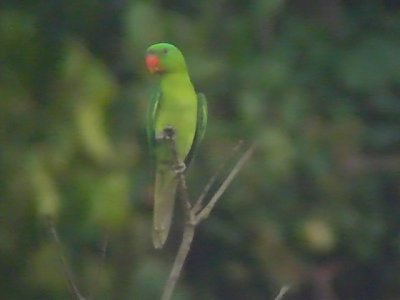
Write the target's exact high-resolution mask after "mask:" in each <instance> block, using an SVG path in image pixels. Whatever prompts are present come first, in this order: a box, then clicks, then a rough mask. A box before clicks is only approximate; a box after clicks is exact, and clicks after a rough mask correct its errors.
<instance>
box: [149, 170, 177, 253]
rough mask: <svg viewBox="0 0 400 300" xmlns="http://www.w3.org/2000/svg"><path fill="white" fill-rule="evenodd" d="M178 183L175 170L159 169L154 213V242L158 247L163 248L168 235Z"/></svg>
mask: <svg viewBox="0 0 400 300" xmlns="http://www.w3.org/2000/svg"><path fill="white" fill-rule="evenodd" d="M177 183H178V181H177V178H176V173H175V172H174V171H173V170H170V169H159V170H157V172H156V183H155V195H154V215H153V218H154V220H153V222H154V223H153V244H154V247H155V248H156V249H159V248H162V246H163V245H164V243H165V241H166V240H167V237H168V233H169V229H170V227H171V221H172V215H173V211H174V203H175V193H176V187H177Z"/></svg>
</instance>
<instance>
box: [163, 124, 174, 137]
mask: <svg viewBox="0 0 400 300" xmlns="http://www.w3.org/2000/svg"><path fill="white" fill-rule="evenodd" d="M174 136H175V128H174V127H172V126H167V127H165V128H164V131H163V138H164V139H166V140H172V139H173V138H174Z"/></svg>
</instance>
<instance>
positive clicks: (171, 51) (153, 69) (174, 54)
mask: <svg viewBox="0 0 400 300" xmlns="http://www.w3.org/2000/svg"><path fill="white" fill-rule="evenodd" d="M146 65H147V69H148V70H149V72H150V73H151V74H154V73H156V74H164V73H180V72H186V63H185V58H184V57H183V55H182V52H181V51H180V50H179V49H178V48H176V47H175V46H174V45H171V44H168V43H159V44H154V45H152V46H150V47H149V48H148V49H147V51H146Z"/></svg>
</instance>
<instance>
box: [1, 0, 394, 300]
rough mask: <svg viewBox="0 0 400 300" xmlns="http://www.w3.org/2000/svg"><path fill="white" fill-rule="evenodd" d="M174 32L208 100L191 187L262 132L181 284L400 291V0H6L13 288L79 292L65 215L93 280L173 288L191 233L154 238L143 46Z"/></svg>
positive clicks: (263, 292)
mask: <svg viewBox="0 0 400 300" xmlns="http://www.w3.org/2000/svg"><path fill="white" fill-rule="evenodd" d="M159 41H170V42H172V43H174V44H176V45H178V46H179V47H180V48H181V49H182V50H183V52H184V53H185V56H186V59H187V63H188V65H189V68H190V73H191V76H192V79H193V82H194V83H195V86H196V87H197V89H198V90H199V91H202V92H204V93H205V94H206V95H207V98H208V101H209V112H210V116H209V125H208V129H207V133H206V138H205V141H204V143H203V146H202V151H201V153H200V155H199V157H198V158H197V160H196V162H195V164H194V165H193V166H192V167H191V169H190V170H189V180H190V186H191V192H192V194H193V195H194V194H195V193H198V192H200V191H201V188H202V186H203V185H204V184H205V183H206V181H207V178H209V176H210V175H211V174H212V173H213V171H214V170H215V169H216V168H217V166H218V165H219V164H220V163H221V161H223V160H224V157H225V156H226V153H227V152H229V151H231V148H232V147H233V145H235V144H236V142H237V141H238V140H239V139H243V140H244V141H245V142H249V141H251V140H252V139H254V138H256V139H257V140H258V141H259V144H260V147H259V149H258V151H257V152H256V154H255V155H254V157H253V158H252V160H251V161H250V162H249V163H248V164H247V165H246V167H245V168H244V169H243V171H242V172H241V174H240V176H239V178H238V179H236V181H235V182H234V184H233V185H232V186H231V187H230V188H229V189H228V191H227V193H226V194H225V195H224V197H223V198H222V199H221V201H220V203H219V205H218V206H217V208H216V210H215V212H214V214H213V215H212V217H211V218H210V219H209V220H208V221H207V222H206V223H205V224H204V225H203V226H202V227H201V229H200V231H199V234H198V236H197V237H196V238H195V242H194V244H193V248H192V253H191V255H190V257H189V260H188V265H187V267H186V271H185V273H184V276H183V279H182V281H181V282H180V284H179V288H178V290H177V293H176V295H175V298H174V299H210V300H212V299H271V298H272V297H273V295H274V294H276V292H277V291H278V290H279V288H280V286H281V285H282V284H286V283H291V284H292V285H293V287H292V290H291V295H289V296H288V297H287V298H288V299H363V300H368V299H399V297H400V272H399V269H400V264H399V259H398V257H399V254H400V236H399V232H400V231H399V229H400V222H399V219H400V218H399V216H400V204H399V194H400V153H399V149H400V122H399V121H400V99H399V97H400V59H399V58H398V56H399V53H400V6H399V4H398V2H397V1H393V0H385V1H370V2H368V1H337V0H312V1H305V0H294V1H284V0H255V1H224V0H220V1H182V0H175V1H174V0H169V1H155V0H154V1H145V0H143V1H129V0H127V1H94V0H85V1H80V2H79V4H78V3H77V2H73V1H66V0H62V1H48V2H45V1H15V0H3V1H2V3H1V5H0V45H1V46H0V141H1V148H0V237H1V239H0V294H1V298H2V299H67V298H68V288H67V284H66V282H65V279H64V278H63V275H62V269H61V268H60V265H59V263H58V259H57V251H56V249H55V248H54V245H53V243H52V242H51V238H50V237H49V236H48V235H47V231H46V227H45V225H44V216H47V215H51V216H52V217H53V218H55V219H56V220H57V227H58V230H59V232H60V235H61V237H62V240H63V244H64V247H65V252H66V253H67V258H68V260H69V261H70V264H71V267H72V269H73V270H74V273H75V274H76V277H77V281H78V283H79V285H80V286H81V287H82V289H83V291H84V293H87V291H89V290H90V289H92V288H93V286H95V287H96V288H97V289H98V290H99V291H98V297H97V299H143V300H146V299H158V297H159V295H160V294H161V289H162V286H163V284H164V282H165V279H166V276H167V274H168V271H169V268H170V265H171V263H172V258H173V256H174V253H175V251H176V248H177V244H178V242H179V238H180V231H179V224H178V225H176V226H175V228H174V230H173V234H172V237H171V238H170V240H169V242H168V245H167V247H166V249H165V250H164V251H161V252H160V251H155V250H153V249H152V245H151V242H150V234H151V217H152V216H151V206H152V204H151V201H152V197H151V190H152V182H153V178H152V167H151V163H150V160H149V157H148V154H147V145H146V139H145V130H144V128H145V120H144V115H145V110H146V106H147V103H148V75H147V74H146V72H145V70H144V64H143V55H144V52H145V49H146V48H147V47H148V46H149V45H150V44H152V43H155V42H159ZM177 215H179V214H177ZM178 219H179V218H178ZM177 223H179V221H178V222H177ZM106 228H108V230H110V235H111V241H110V250H109V253H108V254H109V255H108V258H107V261H106V265H105V268H104V270H99V260H100V249H99V245H100V243H101V239H102V234H103V231H104V230H105V229H106ZM97 277H98V278H99V281H98V282H97V283H96V280H95V278H97ZM329 297H330V298H329Z"/></svg>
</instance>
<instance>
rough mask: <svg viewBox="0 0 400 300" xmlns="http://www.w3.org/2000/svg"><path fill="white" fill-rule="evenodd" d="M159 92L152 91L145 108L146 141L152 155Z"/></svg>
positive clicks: (159, 97)
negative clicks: (148, 103)
mask: <svg viewBox="0 0 400 300" xmlns="http://www.w3.org/2000/svg"><path fill="white" fill-rule="evenodd" d="M160 99H161V92H156V93H154V95H153V97H151V99H150V105H149V106H148V110H147V128H146V129H147V141H148V143H149V148H150V153H151V154H152V155H154V147H155V142H156V130H155V124H156V116H157V112H158V106H159V105H158V104H159V103H160Z"/></svg>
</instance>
